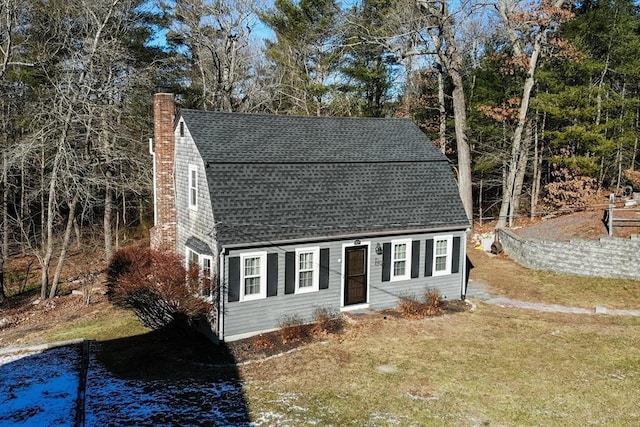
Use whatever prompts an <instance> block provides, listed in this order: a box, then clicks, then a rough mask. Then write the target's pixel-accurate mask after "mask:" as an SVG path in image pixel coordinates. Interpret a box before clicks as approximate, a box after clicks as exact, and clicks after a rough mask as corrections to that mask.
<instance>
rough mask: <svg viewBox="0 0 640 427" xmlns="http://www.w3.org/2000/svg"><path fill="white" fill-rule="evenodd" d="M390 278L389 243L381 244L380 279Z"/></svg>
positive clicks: (386, 280)
mask: <svg viewBox="0 0 640 427" xmlns="http://www.w3.org/2000/svg"><path fill="white" fill-rule="evenodd" d="M389 280H391V243H383V244H382V281H383V282H388V281H389Z"/></svg>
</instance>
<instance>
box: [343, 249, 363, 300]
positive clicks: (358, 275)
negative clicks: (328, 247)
mask: <svg viewBox="0 0 640 427" xmlns="http://www.w3.org/2000/svg"><path fill="white" fill-rule="evenodd" d="M344 257H345V259H346V264H345V271H344V305H353V304H363V303H366V302H367V258H368V257H367V247H366V246H352V247H350V248H345V250H344Z"/></svg>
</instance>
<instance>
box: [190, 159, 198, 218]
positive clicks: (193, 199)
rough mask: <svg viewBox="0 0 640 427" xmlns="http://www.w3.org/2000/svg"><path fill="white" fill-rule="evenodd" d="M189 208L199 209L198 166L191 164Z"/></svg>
mask: <svg viewBox="0 0 640 427" xmlns="http://www.w3.org/2000/svg"><path fill="white" fill-rule="evenodd" d="M189 209H193V210H194V211H197V210H198V167H197V166H195V165H189Z"/></svg>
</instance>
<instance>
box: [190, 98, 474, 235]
mask: <svg viewBox="0 0 640 427" xmlns="http://www.w3.org/2000/svg"><path fill="white" fill-rule="evenodd" d="M181 115H182V117H183V118H184V121H185V124H186V127H187V129H188V130H189V132H190V133H191V135H192V136H193V138H194V141H195V144H196V146H197V148H198V150H199V151H200V154H201V155H202V157H203V159H204V162H205V164H208V166H207V170H206V173H207V180H208V183H209V191H210V193H211V200H212V204H213V210H214V218H215V220H216V223H217V237H218V241H219V243H220V244H222V245H233V244H249V243H255V242H260V243H263V242H282V241H287V240H297V239H315V238H318V239H321V238H324V237H337V236H343V235H354V234H368V233H371V234H376V233H383V232H402V231H416V230H427V229H441V228H447V227H450V228H463V227H467V226H468V225H469V222H468V220H467V218H466V215H465V212H464V209H463V207H462V203H461V201H460V196H459V194H458V188H457V185H456V182H455V179H454V177H453V172H452V170H451V167H450V165H449V163H448V161H447V159H446V157H445V156H444V155H443V154H442V153H440V152H439V151H438V150H437V148H436V147H435V146H434V145H433V144H432V143H431V142H430V141H429V140H428V139H427V138H426V137H425V136H424V134H423V133H422V132H421V131H420V130H419V129H418V128H417V126H415V125H414V124H413V123H412V122H411V121H409V120H404V119H371V118H334V117H296V116H269V115H252V114H238V113H213V112H202V111H194V110H182V111H181Z"/></svg>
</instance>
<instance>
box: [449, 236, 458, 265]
mask: <svg viewBox="0 0 640 427" xmlns="http://www.w3.org/2000/svg"><path fill="white" fill-rule="evenodd" d="M459 271H460V236H457V237H454V238H453V249H452V252H451V273H458V272H459Z"/></svg>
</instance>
